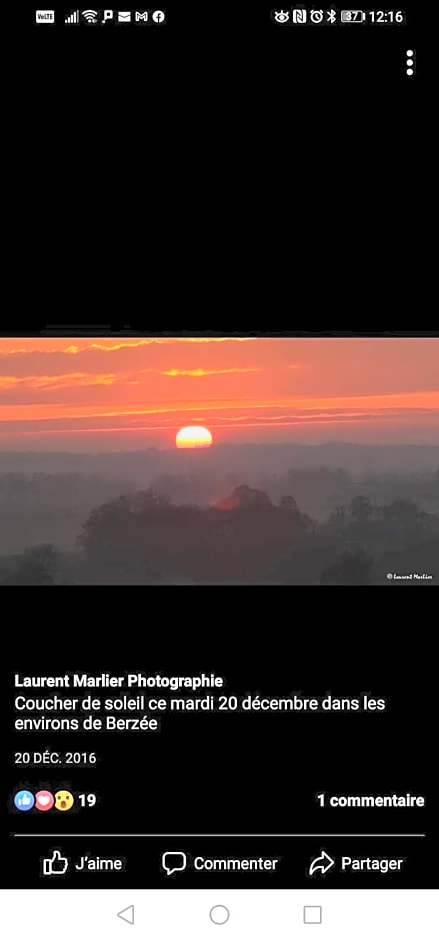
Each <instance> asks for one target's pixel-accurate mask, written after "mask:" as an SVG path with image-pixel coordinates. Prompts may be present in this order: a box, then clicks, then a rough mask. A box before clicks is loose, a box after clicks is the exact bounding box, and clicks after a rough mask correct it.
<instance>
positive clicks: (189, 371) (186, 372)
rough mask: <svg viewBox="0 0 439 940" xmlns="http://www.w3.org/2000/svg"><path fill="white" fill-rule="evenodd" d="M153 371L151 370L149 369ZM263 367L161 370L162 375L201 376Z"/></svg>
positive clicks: (226, 373)
mask: <svg viewBox="0 0 439 940" xmlns="http://www.w3.org/2000/svg"><path fill="white" fill-rule="evenodd" d="M149 371H151V370H149ZM261 371H262V370H261V369H250V368H249V369H239V368H232V369H166V371H165V372H160V375H172V376H180V375H185V376H188V375H189V376H191V377H192V378H194V377H197V378H198V377H199V376H204V375H237V374H241V373H243V372H261Z"/></svg>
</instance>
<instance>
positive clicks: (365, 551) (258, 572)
mask: <svg viewBox="0 0 439 940" xmlns="http://www.w3.org/2000/svg"><path fill="white" fill-rule="evenodd" d="M78 549H79V550H78V553H77V554H76V555H75V557H74V558H73V557H69V556H67V555H61V554H60V553H59V552H57V550H56V548H55V547H54V546H53V545H50V544H46V545H44V544H42V545H39V546H36V547H35V548H32V549H29V550H27V551H26V552H23V553H22V554H21V555H19V556H17V557H16V558H15V561H14V570H13V571H11V572H10V573H9V574H8V575H7V576H6V577H5V578H3V582H2V583H3V584H57V583H58V584H59V583H64V584H65V583H78V584H80V583H95V584H112V583H114V584H157V583H158V584H179V583H189V584H209V583H210V584H221V583H227V584H230V583H237V584H261V583H264V584H297V585H300V584H324V585H330V584H360V585H361V584H386V583H387V584H390V583H396V582H391V581H390V579H388V578H387V575H388V574H389V573H392V572H395V573H398V572H399V573H404V572H410V571H412V572H419V573H420V574H422V573H424V572H425V573H426V574H431V575H433V580H432V581H428V582H427V581H424V582H419V583H434V581H436V583H437V579H438V577H439V571H438V567H439V516H437V515H435V514H432V513H427V512H426V511H425V510H423V509H421V508H420V507H419V506H417V505H416V503H414V502H411V501H408V500H392V502H390V503H388V504H386V505H375V504H374V503H372V502H371V500H370V499H368V498H367V497H366V496H363V495H361V494H359V495H357V496H355V497H354V498H353V499H352V500H351V501H350V502H349V503H347V504H340V505H338V506H337V507H336V508H335V509H334V510H333V511H332V512H331V513H330V515H329V516H328V517H327V518H326V519H325V520H324V521H323V522H320V523H319V522H317V521H316V520H315V519H313V518H312V517H311V516H310V515H308V514H307V513H304V512H302V511H301V509H300V508H299V506H298V504H297V502H296V500H295V499H294V497H293V496H291V495H286V496H282V497H280V498H279V499H278V501H277V502H274V501H273V500H272V499H271V498H270V497H269V495H268V494H267V493H266V492H264V491H263V490H259V489H255V488H252V487H250V486H248V485H245V484H243V485H239V486H237V487H235V488H234V489H233V490H232V492H231V493H230V494H229V496H228V497H226V498H225V499H221V500H219V501H217V502H216V503H215V504H213V505H212V506H207V507H206V506H197V505H175V504H174V503H172V502H171V501H170V500H169V499H167V498H166V497H165V496H163V495H160V494H158V493H156V492H155V491H154V490H152V489H148V490H146V491H141V492H137V493H127V494H125V495H123V496H119V497H117V498H113V499H110V500H107V501H105V502H103V503H101V504H100V505H98V506H97V507H96V508H94V509H93V510H92V511H91V512H90V513H89V515H88V518H87V519H86V521H85V523H84V525H83V527H82V530H81V534H80V537H79V540H78ZM404 583H408V582H404Z"/></svg>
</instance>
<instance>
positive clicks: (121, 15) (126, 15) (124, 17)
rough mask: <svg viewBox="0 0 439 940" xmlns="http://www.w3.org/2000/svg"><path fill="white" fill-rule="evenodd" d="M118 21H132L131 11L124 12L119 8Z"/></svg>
mask: <svg viewBox="0 0 439 940" xmlns="http://www.w3.org/2000/svg"><path fill="white" fill-rule="evenodd" d="M117 20H118V23H131V13H122V12H121V10H119V12H118V14H117Z"/></svg>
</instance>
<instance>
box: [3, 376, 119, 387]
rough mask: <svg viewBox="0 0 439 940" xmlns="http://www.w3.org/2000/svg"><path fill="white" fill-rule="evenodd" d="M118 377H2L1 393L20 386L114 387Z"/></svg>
mask: <svg viewBox="0 0 439 940" xmlns="http://www.w3.org/2000/svg"><path fill="white" fill-rule="evenodd" d="M117 380H118V376H117V375H115V374H114V373H113V372H109V373H106V374H103V375H91V374H89V373H87V372H67V373H65V374H63V375H25V376H21V377H20V376H17V375H2V376H0V391H9V389H11V388H17V387H18V386H21V387H24V388H41V389H44V388H47V389H57V388H79V387H87V386H92V385H114V383H115V382H117Z"/></svg>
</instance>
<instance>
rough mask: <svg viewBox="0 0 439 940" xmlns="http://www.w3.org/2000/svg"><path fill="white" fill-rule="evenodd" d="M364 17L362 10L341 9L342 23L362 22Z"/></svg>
mask: <svg viewBox="0 0 439 940" xmlns="http://www.w3.org/2000/svg"><path fill="white" fill-rule="evenodd" d="M365 19H366V14H365V12H364V10H342V11H341V15H340V21H341V22H342V23H364V21H365Z"/></svg>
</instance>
